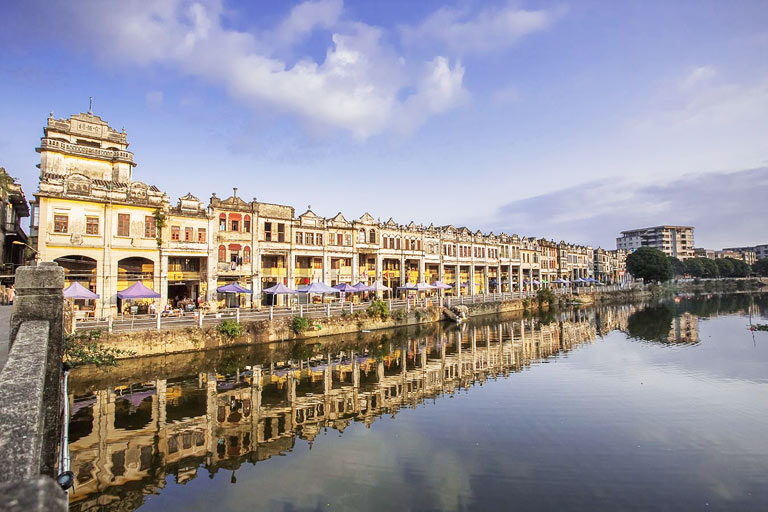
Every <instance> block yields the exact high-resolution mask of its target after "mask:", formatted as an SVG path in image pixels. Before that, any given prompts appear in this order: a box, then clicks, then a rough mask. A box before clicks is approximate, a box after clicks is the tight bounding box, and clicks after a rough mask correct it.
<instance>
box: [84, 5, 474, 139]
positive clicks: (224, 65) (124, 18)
mask: <svg viewBox="0 0 768 512" xmlns="http://www.w3.org/2000/svg"><path fill="white" fill-rule="evenodd" d="M342 8H343V6H342V3H341V1H340V0H321V1H314V2H306V3H302V4H299V5H297V6H296V7H294V8H293V9H292V10H291V11H290V13H289V14H288V15H287V17H286V18H285V19H284V20H283V21H282V22H280V23H279V24H278V25H277V27H276V28H275V30H273V31H267V32H264V33H250V32H242V31H237V30H234V29H232V28H228V27H227V26H225V25H223V24H222V22H221V14H222V5H221V0H206V1H205V2H195V3H191V2H189V1H188V0H170V1H168V2H143V1H125V2H120V3H115V4H112V3H110V4H107V3H104V2H101V1H93V2H92V3H90V4H88V5H86V6H83V5H82V4H77V5H75V4H73V5H72V7H71V12H70V15H71V16H72V21H73V22H79V23H81V24H82V25H83V27H87V29H88V30H89V32H90V33H89V34H88V35H90V36H91V46H92V48H93V50H94V51H96V52H99V54H100V56H101V57H102V58H103V59H104V60H105V61H108V62H109V63H112V64H114V63H115V62H118V63H120V64H121V65H122V64H126V63H128V64H133V65H138V66H149V65H161V66H165V67H168V68H172V69H176V70H178V71H180V72H181V73H183V74H187V75H191V76H196V77H199V78H202V79H204V80H207V81H208V82H210V83H212V84H214V85H218V86H222V87H224V88H225V89H226V90H227V91H228V92H229V93H230V95H232V96H233V97H235V98H237V99H239V100H241V101H243V102H245V103H247V104H251V105H254V106H259V107H262V106H268V107H270V108H274V109H276V110H279V111H285V112H290V113H293V114H297V115H298V116H300V118H301V119H303V120H305V121H307V122H309V123H310V124H311V125H318V126H322V127H332V128H338V129H342V130H347V131H349V132H351V133H352V134H353V135H354V136H356V137H358V138H361V139H364V138H367V137H369V136H371V135H376V134H380V133H383V132H386V131H388V130H393V129H397V128H402V127H407V128H409V129H412V128H413V127H415V126H418V125H420V124H421V123H423V122H424V121H425V120H426V119H427V118H428V117H429V116H431V115H434V114H437V113H440V112H443V111H445V110H448V109H450V108H453V107H455V106H456V105H458V104H460V102H461V100H462V99H463V98H464V97H466V91H465V90H464V89H463V86H462V81H463V76H464V68H463V67H462V66H461V65H460V64H458V63H456V64H454V65H453V66H451V64H450V63H449V61H448V60H447V59H446V58H444V57H441V56H436V57H434V58H433V59H431V60H428V61H427V62H423V63H421V64H417V63H409V62H407V61H406V60H405V59H404V58H403V57H402V56H400V55H398V54H396V53H395V51H394V50H393V49H392V48H391V47H389V46H388V45H387V44H385V43H384V37H383V32H382V29H380V28H378V27H374V26H370V25H367V24H364V23H360V22H348V21H343V20H341V19H340V18H341V16H342ZM331 28H332V29H333V32H332V34H329V39H330V40H329V47H328V49H327V52H326V54H325V58H324V59H323V60H322V61H319V62H316V61H315V60H313V59H310V58H303V59H300V60H298V62H296V63H295V64H290V65H289V64H288V63H287V62H286V61H284V60H281V59H279V58H277V57H274V56H273V53H274V52H275V50H277V49H278V48H280V47H281V45H285V44H294V43H296V42H297V41H299V40H300V39H301V38H302V37H304V36H306V35H307V34H309V33H310V32H312V31H313V30H315V29H324V30H328V29H331ZM270 39H274V47H273V48H271V49H270V48H266V47H265V44H266V43H265V41H268V40H270ZM404 91H408V92H411V91H413V92H412V94H410V95H409V96H407V97H405V98H402V97H401V95H402V94H403V92H404Z"/></svg>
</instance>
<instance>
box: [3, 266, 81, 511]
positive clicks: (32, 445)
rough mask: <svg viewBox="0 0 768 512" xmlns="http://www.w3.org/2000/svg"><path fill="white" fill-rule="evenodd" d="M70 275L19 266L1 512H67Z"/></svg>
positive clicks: (7, 372)
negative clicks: (65, 359) (63, 456)
mask: <svg viewBox="0 0 768 512" xmlns="http://www.w3.org/2000/svg"><path fill="white" fill-rule="evenodd" d="M63 287H64V270H63V269H62V268H61V267H58V266H57V265H56V264H55V263H42V264H40V266H32V267H29V266H25V267H20V268H19V269H18V270H17V271H16V299H15V300H14V304H13V312H12V314H11V322H10V323H11V336H10V345H11V349H10V353H9V354H8V361H7V362H6V364H5V366H4V367H3V369H2V371H0V510H3V511H11V512H15V511H19V512H21V511H24V512H30V511H38V510H39V511H43V510H44V511H47V512H63V511H65V510H66V509H67V496H66V494H65V493H64V491H63V490H62V489H61V488H60V487H59V485H58V484H57V483H56V481H55V480H54V477H56V476H57V475H58V473H59V472H61V471H63V468H62V467H61V466H59V465H57V453H58V449H59V440H60V439H61V415H62V410H61V394H62V391H61V374H62V365H61V355H62V349H63V347H62V345H63V329H64V322H63V318H62V312H63V309H64V308H63V302H64V299H63V296H62V288H63Z"/></svg>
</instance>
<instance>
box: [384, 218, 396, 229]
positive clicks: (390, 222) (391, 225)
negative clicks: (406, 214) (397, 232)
mask: <svg viewBox="0 0 768 512" xmlns="http://www.w3.org/2000/svg"><path fill="white" fill-rule="evenodd" d="M385 225H386V226H387V227H388V228H396V227H397V222H395V219H393V218H392V217H390V218H389V220H388V221H387V222H386V223H385Z"/></svg>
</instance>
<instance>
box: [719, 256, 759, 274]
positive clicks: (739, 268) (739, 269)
mask: <svg viewBox="0 0 768 512" xmlns="http://www.w3.org/2000/svg"><path fill="white" fill-rule="evenodd" d="M723 259H724V260H726V261H728V262H729V263H730V264H731V265H732V266H733V272H731V276H730V277H748V276H749V274H750V272H752V269H751V267H750V266H749V265H747V264H746V262H744V261H741V260H735V259H733V258H723Z"/></svg>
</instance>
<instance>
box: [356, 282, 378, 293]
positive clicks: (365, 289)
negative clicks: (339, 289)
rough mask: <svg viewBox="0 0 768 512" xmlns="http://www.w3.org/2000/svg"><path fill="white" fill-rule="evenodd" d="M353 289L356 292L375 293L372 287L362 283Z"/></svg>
mask: <svg viewBox="0 0 768 512" xmlns="http://www.w3.org/2000/svg"><path fill="white" fill-rule="evenodd" d="M353 288H354V289H355V290H357V291H358V292H372V291H373V288H371V287H370V286H368V285H367V284H365V283H364V282H362V281H360V282H359V283H357V284H356V285H354V286H353Z"/></svg>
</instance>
